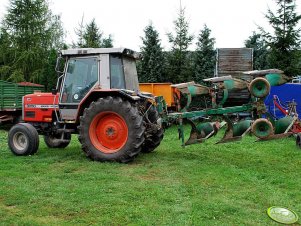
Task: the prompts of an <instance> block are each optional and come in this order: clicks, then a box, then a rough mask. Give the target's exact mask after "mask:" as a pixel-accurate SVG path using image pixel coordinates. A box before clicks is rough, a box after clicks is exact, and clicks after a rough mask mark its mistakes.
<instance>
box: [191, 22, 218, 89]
mask: <svg viewBox="0 0 301 226" xmlns="http://www.w3.org/2000/svg"><path fill="white" fill-rule="evenodd" d="M210 35H211V30H210V29H209V28H208V27H207V25H206V24H205V25H204V27H203V29H202V30H201V31H200V34H199V36H198V41H197V43H196V45H197V48H196V51H195V58H194V65H195V70H194V75H193V79H194V81H195V82H197V83H203V79H205V78H209V77H213V75H214V68H215V62H216V59H215V50H214V44H215V38H212V37H210Z"/></svg>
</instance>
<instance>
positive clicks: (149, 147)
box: [141, 106, 164, 153]
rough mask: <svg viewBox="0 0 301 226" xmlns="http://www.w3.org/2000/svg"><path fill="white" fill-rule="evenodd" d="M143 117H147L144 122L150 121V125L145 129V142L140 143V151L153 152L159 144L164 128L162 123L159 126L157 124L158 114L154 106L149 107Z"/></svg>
mask: <svg viewBox="0 0 301 226" xmlns="http://www.w3.org/2000/svg"><path fill="white" fill-rule="evenodd" d="M145 117H147V118H148V120H145V121H146V124H148V123H149V122H150V123H151V126H149V128H147V129H146V133H145V142H144V144H143V145H142V150H141V151H142V152H143V153H150V152H153V151H154V150H155V149H156V148H157V147H158V146H159V145H160V143H161V141H162V139H163V136H164V129H163V127H162V125H161V126H160V127H159V125H158V120H159V119H160V116H159V113H158V111H157V109H156V108H155V107H154V106H152V107H151V108H150V109H149V111H148V112H147V115H146V116H145ZM148 121H149V122H148ZM154 127H155V128H154Z"/></svg>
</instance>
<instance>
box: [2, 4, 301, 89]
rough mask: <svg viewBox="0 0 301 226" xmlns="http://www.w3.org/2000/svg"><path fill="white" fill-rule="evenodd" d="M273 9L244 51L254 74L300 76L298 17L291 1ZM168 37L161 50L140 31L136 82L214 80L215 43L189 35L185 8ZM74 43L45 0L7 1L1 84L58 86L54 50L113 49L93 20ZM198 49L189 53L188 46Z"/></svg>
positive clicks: (203, 35)
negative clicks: (249, 51)
mask: <svg viewBox="0 0 301 226" xmlns="http://www.w3.org/2000/svg"><path fill="white" fill-rule="evenodd" d="M275 4H276V6H277V10H276V11H275V12H273V11H272V10H270V9H269V10H268V11H267V13H266V14H265V17H266V19H267V20H268V22H269V24H270V26H271V28H272V29H271V30H272V32H267V31H266V30H265V29H263V28H262V27H260V26H258V30H257V31H253V33H252V34H251V35H250V37H249V38H248V39H247V40H245V47H247V48H253V49H254V69H268V68H278V69H281V70H284V71H285V73H286V74H287V75H289V76H295V75H298V74H301V50H300V49H301V48H300V47H301V38H300V31H301V29H300V27H298V25H299V22H300V20H301V15H298V14H297V13H296V3H295V0H275ZM173 24H174V28H173V32H170V33H168V34H166V35H167V38H168V41H169V43H170V46H171V47H170V49H167V50H166V49H163V47H162V44H161V39H160V34H159V32H158V31H157V30H156V28H155V27H154V25H153V24H152V23H150V24H148V25H147V26H146V27H145V29H144V36H143V37H142V38H141V39H142V46H141V49H140V52H141V53H142V55H143V58H142V59H141V60H140V61H139V62H138V64H137V69H138V76H139V81H140V82H172V83H180V82H187V81H191V80H194V81H195V82H197V83H202V82H203V79H204V78H208V77H212V76H213V75H214V68H215V63H216V62H215V61H216V58H215V52H216V50H215V38H214V37H212V35H211V29H210V28H209V27H208V26H207V25H206V24H205V25H203V27H202V28H201V29H200V32H199V34H198V35H197V36H196V37H195V36H194V35H192V34H191V33H190V32H189V22H188V21H187V19H186V17H185V8H180V9H179V11H178V16H177V18H176V19H175V21H174V22H173ZM75 32H76V35H77V37H78V40H77V42H76V43H72V44H71V45H67V44H66V43H65V40H64V37H65V33H64V29H63V26H62V22H61V18H60V16H58V15H55V14H53V13H52V11H51V10H50V8H49V3H48V1H47V0H10V4H9V6H8V9H7V12H6V14H5V16H4V18H3V20H2V21H1V25H0V79H2V80H7V81H12V82H20V81H30V82H35V83H40V84H43V85H45V87H46V89H47V90H50V89H51V88H53V87H54V86H55V84H56V79H57V77H56V73H55V71H54V67H55V63H56V57H57V51H58V50H60V49H66V48H70V47H72V48H78V47H82V48H86V47H89V48H101V47H113V46H114V44H113V42H114V40H113V38H112V36H111V35H108V36H105V34H104V33H103V32H102V31H101V29H100V28H99V27H98V25H97V23H96V21H95V19H92V20H91V21H90V22H89V23H87V24H85V23H84V19H83V18H82V21H81V22H80V23H79V25H78V27H77V28H75ZM194 43H195V44H196V45H195V46H196V47H195V49H194V50H191V46H192V44H194Z"/></svg>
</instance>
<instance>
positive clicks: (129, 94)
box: [8, 48, 163, 163]
mask: <svg viewBox="0 0 301 226" xmlns="http://www.w3.org/2000/svg"><path fill="white" fill-rule="evenodd" d="M138 57H139V54H137V53H135V52H134V51H132V50H129V49H125V48H108V49H104V48H98V49H71V50H63V51H61V54H60V56H59V57H58V60H57V66H56V71H57V72H58V73H59V77H58V82H57V87H56V89H55V90H53V91H52V93H34V94H30V95H26V96H24V97H23V104H22V105H23V109H22V119H23V121H24V123H19V124H16V125H15V126H13V127H12V128H11V129H10V131H9V134H8V145H9V147H10V149H11V151H12V152H13V153H14V154H15V155H33V154H35V153H36V152H37V150H38V148H39V135H43V136H44V140H45V143H46V144H47V146H48V147H50V148H65V147H67V146H68V144H69V143H70V140H71V134H78V138H79V141H80V143H81V147H82V150H83V151H84V153H85V154H86V156H87V157H89V158H91V159H92V160H96V161H117V162H123V163H125V162H129V161H131V160H132V159H133V158H134V157H135V156H137V155H138V154H139V153H140V152H141V151H142V152H151V151H153V150H154V149H155V148H156V147H157V146H158V145H159V144H160V142H161V140H162V138H163V129H162V127H161V119H160V118H159V115H158V112H157V110H156V107H155V106H154V104H155V102H156V100H155V98H154V97H153V96H151V95H148V94H144V95H143V94H141V93H140V92H139V85H138V77H137V71H136V64H135V60H136V59H137V58H138ZM63 62H65V64H64V65H65V66H64V70H63V71H60V70H59V68H60V65H63Z"/></svg>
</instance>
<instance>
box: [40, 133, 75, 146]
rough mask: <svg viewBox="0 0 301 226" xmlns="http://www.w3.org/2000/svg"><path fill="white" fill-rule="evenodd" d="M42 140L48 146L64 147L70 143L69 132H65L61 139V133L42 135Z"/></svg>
mask: <svg viewBox="0 0 301 226" xmlns="http://www.w3.org/2000/svg"><path fill="white" fill-rule="evenodd" d="M44 141H45V144H46V145H47V147H49V148H65V147H67V146H68V145H69V144H70V141H71V134H70V133H65V134H64V138H63V139H62V134H57V135H52V134H49V135H44Z"/></svg>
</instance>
